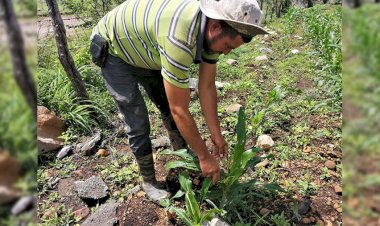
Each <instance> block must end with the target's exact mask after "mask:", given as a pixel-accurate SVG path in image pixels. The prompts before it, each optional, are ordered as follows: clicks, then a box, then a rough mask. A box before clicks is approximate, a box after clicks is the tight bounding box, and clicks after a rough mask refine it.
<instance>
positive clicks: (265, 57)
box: [255, 55, 269, 61]
mask: <svg viewBox="0 0 380 226" xmlns="http://www.w3.org/2000/svg"><path fill="white" fill-rule="evenodd" d="M268 60H269V59H268V57H267V56H266V55H262V56H257V57H256V58H255V61H268Z"/></svg>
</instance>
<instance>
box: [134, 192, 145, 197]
mask: <svg viewBox="0 0 380 226" xmlns="http://www.w3.org/2000/svg"><path fill="white" fill-rule="evenodd" d="M144 195H145V192H144V191H139V192H137V194H136V196H137V197H139V198H141V197H143V196H144Z"/></svg>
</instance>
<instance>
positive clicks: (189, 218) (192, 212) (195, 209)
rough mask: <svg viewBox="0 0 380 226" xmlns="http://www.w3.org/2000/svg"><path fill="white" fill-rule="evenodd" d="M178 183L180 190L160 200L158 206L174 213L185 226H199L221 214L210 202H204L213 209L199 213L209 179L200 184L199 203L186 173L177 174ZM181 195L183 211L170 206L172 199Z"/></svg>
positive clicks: (209, 183)
mask: <svg viewBox="0 0 380 226" xmlns="http://www.w3.org/2000/svg"><path fill="white" fill-rule="evenodd" d="M179 182H180V184H181V190H179V191H178V192H177V193H176V194H175V195H174V196H173V197H172V198H171V199H164V200H161V202H160V204H161V205H163V206H165V207H166V208H167V210H168V211H170V212H175V213H176V214H177V216H178V217H179V218H180V219H181V220H182V221H183V222H184V223H185V224H186V225H188V226H201V225H202V223H203V222H204V221H206V220H211V219H212V217H213V216H214V215H215V214H221V213H223V210H220V209H218V208H217V207H216V206H215V204H214V203H213V202H211V201H210V200H206V201H207V203H209V204H210V205H211V206H212V207H213V208H211V209H208V210H206V211H201V208H200V206H201V205H202V203H203V200H204V197H205V194H206V193H207V191H208V189H209V187H210V185H211V179H210V178H207V179H206V180H204V181H203V183H202V189H201V191H200V198H199V200H200V201H199V202H198V201H197V199H196V196H195V193H194V191H193V189H192V183H191V180H190V178H189V175H188V174H187V173H186V172H181V173H180V174H179ZM183 195H185V209H182V208H178V207H174V206H173V205H171V204H170V203H171V202H172V201H173V199H176V198H180V197H182V196H183Z"/></svg>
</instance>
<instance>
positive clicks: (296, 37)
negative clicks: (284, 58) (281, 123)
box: [293, 35, 303, 40]
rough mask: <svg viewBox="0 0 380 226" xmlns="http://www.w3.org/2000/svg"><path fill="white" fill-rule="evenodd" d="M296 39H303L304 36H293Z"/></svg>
mask: <svg viewBox="0 0 380 226" xmlns="http://www.w3.org/2000/svg"><path fill="white" fill-rule="evenodd" d="M293 37H294V38H295V39H298V40H302V39H303V38H302V37H301V36H298V35H294V36H293Z"/></svg>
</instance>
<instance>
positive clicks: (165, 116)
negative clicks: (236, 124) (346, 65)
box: [90, 0, 266, 201]
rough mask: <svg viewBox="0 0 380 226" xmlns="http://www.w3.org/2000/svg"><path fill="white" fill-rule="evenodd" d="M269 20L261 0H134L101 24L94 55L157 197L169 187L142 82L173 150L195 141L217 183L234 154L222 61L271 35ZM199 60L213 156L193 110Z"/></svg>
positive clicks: (205, 172)
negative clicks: (220, 110)
mask: <svg viewBox="0 0 380 226" xmlns="http://www.w3.org/2000/svg"><path fill="white" fill-rule="evenodd" d="M262 18H263V14H262V11H261V10H260V9H259V6H258V4H257V2H256V0H200V1H197V0H141V1H139V0H127V1H125V2H124V3H122V4H121V5H119V6H118V7H116V8H115V9H113V10H112V11H111V12H109V13H108V14H107V15H105V16H104V18H103V19H102V20H100V21H99V23H98V24H97V26H96V27H95V28H94V30H93V34H92V36H91V40H92V44H91V48H90V50H91V53H92V55H93V61H94V62H95V63H97V64H98V65H100V66H101V67H102V74H103V77H104V79H105V83H106V87H107V89H108V90H109V92H110V94H111V95H112V96H113V98H114V100H115V102H116V105H117V107H118V109H119V110H120V112H121V113H122V114H123V116H124V121H125V123H126V124H127V134H128V139H129V144H130V147H131V149H132V151H133V153H134V155H135V157H136V160H137V163H138V165H139V168H140V174H141V175H142V178H143V183H142V188H143V189H144V191H145V192H146V194H147V196H148V197H149V198H150V199H152V200H153V201H158V200H159V199H161V198H164V197H167V196H168V193H167V192H166V191H165V190H163V189H160V187H159V186H158V185H157V181H156V178H155V170H154V162H153V157H152V147H151V142H150V139H149V133H150V124H149V118H148V112H147V109H146V105H145V102H144V100H143V97H142V95H141V93H140V90H139V88H138V84H140V85H141V86H142V87H144V89H145V90H146V92H147V94H148V96H149V98H150V100H151V101H153V102H154V103H155V105H156V106H157V108H158V109H159V110H160V112H161V117H162V120H163V122H164V125H165V127H166V129H167V130H168V133H169V138H170V140H171V142H172V146H173V149H174V150H178V149H182V148H186V147H187V144H188V145H189V146H190V147H191V150H192V151H193V152H194V153H195V154H196V155H197V157H198V159H199V162H200V167H201V169H202V173H203V175H204V176H205V177H211V178H212V182H213V183H214V184H215V183H216V182H217V181H218V180H219V179H220V167H219V165H218V162H217V159H219V158H220V157H226V156H227V154H228V144H227V142H226V141H225V139H224V138H223V136H222V135H221V131H220V124H219V120H218V118H217V103H216V100H217V94H216V88H215V75H216V62H217V60H218V56H219V55H220V54H228V53H229V52H230V51H231V50H232V49H235V48H237V47H239V46H240V45H242V44H243V43H246V42H249V41H250V40H251V39H252V37H253V36H255V35H258V34H265V33H266V31H265V30H264V29H262V28H261V27H260V24H261V22H262ZM192 63H200V66H199V85H198V89H199V98H200V103H201V108H202V112H203V115H204V117H205V120H206V123H207V126H208V128H209V131H210V133H211V139H212V141H213V143H214V145H215V148H214V150H213V152H212V154H210V152H209V151H208V150H207V147H206V145H205V142H204V141H203V140H202V138H201V135H200V134H199V132H198V129H197V126H196V123H195V121H194V119H193V117H192V116H191V115H190V112H189V109H188V107H189V102H190V90H189V84H188V83H189V78H188V75H187V72H188V70H189V67H190V65H191V64H192ZM186 143H187V144H186Z"/></svg>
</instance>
